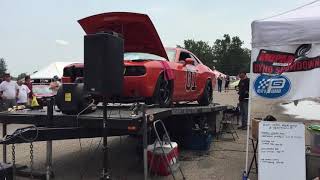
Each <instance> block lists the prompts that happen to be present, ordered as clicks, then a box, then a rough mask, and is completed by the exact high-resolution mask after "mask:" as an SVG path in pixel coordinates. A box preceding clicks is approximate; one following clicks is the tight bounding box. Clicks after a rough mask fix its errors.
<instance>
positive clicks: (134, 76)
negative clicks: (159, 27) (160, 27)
mask: <svg viewBox="0 0 320 180" xmlns="http://www.w3.org/2000/svg"><path fill="white" fill-rule="evenodd" d="M79 23H80V25H81V26H82V28H83V29H84V31H85V32H86V33H87V34H94V33H99V32H110V31H113V32H117V33H119V34H121V35H122V36H123V38H124V50H125V53H124V65H125V72H124V88H123V93H122V96H121V97H120V98H118V100H119V102H120V101H121V102H122V101H126V102H134V101H138V100H140V101H144V102H146V103H147V104H159V105H160V106H161V107H168V106H170V104H172V103H173V102H179V101H198V102H199V104H201V105H208V104H210V103H211V102H212V92H213V89H214V86H215V84H216V78H215V75H214V73H213V71H212V70H211V69H210V68H208V67H207V66H205V65H204V64H202V62H201V61H200V60H199V59H198V58H197V57H196V56H195V55H194V54H192V53H191V52H189V51H187V50H185V49H181V48H164V47H163V45H162V43H161V40H160V38H159V35H158V33H157V31H156V29H155V27H154V26H153V24H152V22H151V20H150V18H149V17H148V16H147V15H145V14H137V13H127V12H126V13H124V12H114V13H104V14H98V15H94V16H90V17H87V18H84V19H81V20H79ZM81 76H83V64H72V65H69V66H67V67H65V69H64V77H63V78H62V79H63V82H75V81H77V80H78V81H79V82H81Z"/></svg>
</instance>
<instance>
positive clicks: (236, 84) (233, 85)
mask: <svg viewBox="0 0 320 180" xmlns="http://www.w3.org/2000/svg"><path fill="white" fill-rule="evenodd" d="M239 82H240V80H236V81H234V82H232V83H230V84H229V89H235V90H237V91H238V90H239Z"/></svg>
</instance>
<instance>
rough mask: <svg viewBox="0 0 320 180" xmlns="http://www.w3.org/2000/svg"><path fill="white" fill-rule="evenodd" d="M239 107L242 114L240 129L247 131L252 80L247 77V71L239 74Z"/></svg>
mask: <svg viewBox="0 0 320 180" xmlns="http://www.w3.org/2000/svg"><path fill="white" fill-rule="evenodd" d="M239 77H240V81H239V91H238V94H239V106H240V114H241V126H240V127H239V128H238V129H243V130H246V129H247V122H248V106H249V84H250V79H249V78H248V77H247V74H246V71H240V73H239Z"/></svg>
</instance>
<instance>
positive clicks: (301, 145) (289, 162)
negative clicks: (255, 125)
mask: <svg viewBox="0 0 320 180" xmlns="http://www.w3.org/2000/svg"><path fill="white" fill-rule="evenodd" d="M304 131H305V127H304V125H303V124H302V123H292V122H268V121H262V122H260V123H259V140H258V141H259V154H258V156H259V163H258V164H259V175H258V176H259V180H271V179H272V180H284V179H290V180H304V179H306V164H305V163H306V161H305V137H304V136H305V132H304Z"/></svg>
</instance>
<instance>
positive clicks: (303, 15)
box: [245, 0, 320, 173]
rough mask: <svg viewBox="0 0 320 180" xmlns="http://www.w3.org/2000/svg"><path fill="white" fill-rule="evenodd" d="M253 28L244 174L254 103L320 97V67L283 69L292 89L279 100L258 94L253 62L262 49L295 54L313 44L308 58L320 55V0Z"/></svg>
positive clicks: (257, 22) (261, 21)
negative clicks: (316, 80)
mask: <svg viewBox="0 0 320 180" xmlns="http://www.w3.org/2000/svg"><path fill="white" fill-rule="evenodd" d="M251 28H252V55H251V58H252V59H251V72H250V74H252V76H251V82H250V99H249V112H248V124H247V126H248V128H247V149H246V167H245V173H247V172H248V150H249V149H248V147H249V135H250V131H249V129H250V128H249V127H250V124H251V123H250V121H251V117H252V116H251V115H252V108H251V107H250V106H252V105H251V104H252V102H253V101H254V102H258V101H256V100H260V101H259V102H263V101H264V102H267V101H269V102H275V100H277V101H278V100H279V101H281V100H296V99H302V98H306V97H319V96H320V94H319V93H320V92H316V91H314V89H315V90H317V91H318V88H314V87H315V86H316V83H314V79H313V78H311V77H318V76H319V75H320V68H314V69H311V70H305V71H299V72H298V71H297V72H290V73H287V72H284V73H283V75H284V76H285V77H286V78H287V79H288V81H290V82H291V89H290V88H289V92H288V93H287V94H284V95H283V96H281V97H280V98H278V99H266V98H261V97H260V96H259V95H257V92H255V93H253V91H254V88H257V87H255V84H254V81H255V80H257V78H258V77H259V76H260V75H261V74H259V73H257V72H256V73H253V62H254V61H257V57H258V55H259V53H260V52H261V50H270V51H278V52H285V53H292V54H294V53H295V51H296V50H297V48H298V47H299V46H301V45H303V44H312V48H311V50H310V52H308V57H317V56H320V1H319V0H317V1H313V2H311V3H308V4H306V5H304V6H301V7H298V8H295V9H293V10H290V11H287V12H284V13H281V14H278V15H276V16H272V17H269V18H265V19H261V20H256V21H253V23H252V24H251ZM318 87H319V85H318ZM258 88H259V87H258ZM265 111H268V108H267V107H265ZM269 113H271V112H269Z"/></svg>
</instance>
